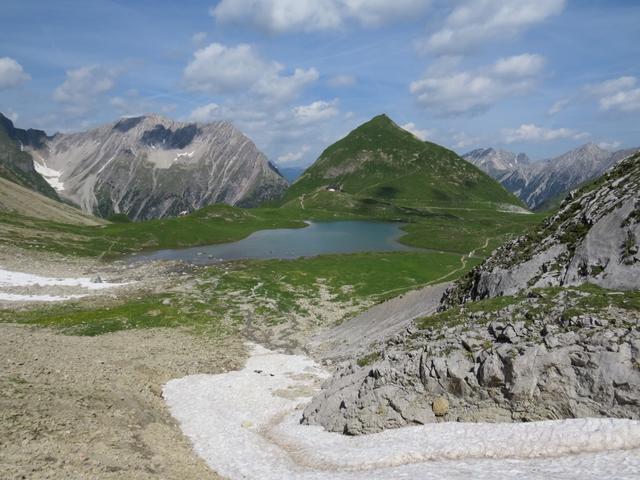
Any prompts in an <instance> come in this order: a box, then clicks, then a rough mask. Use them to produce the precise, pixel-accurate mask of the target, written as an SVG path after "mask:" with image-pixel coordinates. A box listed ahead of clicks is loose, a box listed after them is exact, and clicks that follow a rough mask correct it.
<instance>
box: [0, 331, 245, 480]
mask: <svg viewBox="0 0 640 480" xmlns="http://www.w3.org/2000/svg"><path fill="white" fill-rule="evenodd" d="M245 358H246V353H245V347H244V346H243V344H242V343H241V342H240V340H238V339H228V340H226V341H225V342H224V343H223V344H220V343H214V342H213V341H209V340H207V339H206V338H204V337H202V336H197V337H196V336H193V335H191V334H190V333H188V332H186V331H181V330H176V329H155V330H138V331H123V332H117V333H113V334H106V335H102V336H99V337H74V336H66V335H62V334H59V333H56V332H54V331H52V330H47V329H43V328H36V327H28V326H18V325H12V324H0V365H1V366H2V368H0V472H2V473H1V474H0V476H1V477H2V478H3V479H4V478H7V479H23V478H24V479H41V478H42V479H44V478H46V479H94V478H100V479H115V478H118V479H122V478H127V479H147V478H149V479H151V478H154V479H157V478H163V479H215V478H220V477H218V476H216V475H215V474H214V473H213V472H212V471H211V470H209V469H208V468H207V467H206V465H205V464H204V462H203V461H202V460H201V459H199V458H198V457H197V456H196V455H195V454H194V453H193V451H192V450H191V446H190V444H189V442H188V441H187V440H186V438H185V437H184V436H183V435H182V433H181V432H180V429H179V428H178V427H177V425H176V424H175V422H174V420H173V419H172V418H171V416H170V414H169V412H168V410H167V408H166V406H165V404H164V401H163V399H162V396H161V389H162V385H163V384H164V383H165V382H167V381H168V380H170V379H172V378H180V377H183V376H185V375H191V374H197V373H220V372H224V371H228V370H231V369H237V368H241V367H242V365H243V363H244V359H245Z"/></svg>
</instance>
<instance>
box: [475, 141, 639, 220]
mask: <svg viewBox="0 0 640 480" xmlns="http://www.w3.org/2000/svg"><path fill="white" fill-rule="evenodd" d="M635 151H637V149H630V150H619V151H616V152H610V151H608V150H604V149H602V148H600V147H599V146H597V145H595V144H593V143H588V144H586V145H583V146H581V147H579V148H577V149H575V150H571V151H569V152H567V153H565V154H563V155H560V156H559V157H556V158H552V159H549V160H544V161H540V162H531V161H529V159H528V157H527V156H526V155H525V154H522V153H520V154H517V155H516V154H515V153H512V152H507V151H504V150H496V149H493V148H487V149H478V150H473V151H471V152H469V153H466V154H464V155H463V156H462V157H463V158H464V159H465V160H467V161H468V162H470V163H472V164H474V165H476V166H477V167H478V168H480V169H482V170H483V171H485V172H487V173H488V174H489V175H491V176H492V177H493V178H495V179H496V180H498V181H499V182H500V183H501V184H502V185H504V187H505V188H506V189H507V190H509V191H510V192H513V193H514V194H515V195H517V196H518V197H519V198H520V199H522V200H523V201H524V202H525V203H526V204H527V206H529V207H530V208H533V209H538V208H543V207H544V206H546V205H548V204H549V203H550V202H552V201H553V200H555V199H558V198H559V197H562V196H564V195H566V194H567V193H568V192H569V191H570V190H572V189H575V188H577V187H579V186H580V185H582V184H584V183H585V182H588V181H590V180H592V179H594V178H597V177H599V176H600V175H602V173H604V172H605V171H606V170H607V169H608V168H610V167H611V166H612V165H614V164H615V163H616V162H617V161H619V160H620V159H622V158H624V157H627V156H629V155H631V154H632V153H634V152H635Z"/></svg>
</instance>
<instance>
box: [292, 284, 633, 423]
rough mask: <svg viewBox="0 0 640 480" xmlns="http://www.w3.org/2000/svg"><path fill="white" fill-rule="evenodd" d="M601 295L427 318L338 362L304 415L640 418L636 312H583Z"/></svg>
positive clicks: (335, 418)
mask: <svg viewBox="0 0 640 480" xmlns="http://www.w3.org/2000/svg"><path fill="white" fill-rule="evenodd" d="M608 297H610V295H609V294H608V293H607V292H589V291H588V290H571V291H565V290H559V291H558V290H555V291H554V290H547V291H542V292H536V293H531V294H530V295H529V296H523V297H518V298H514V299H511V301H510V302H509V304H508V305H504V306H503V307H502V308H498V309H496V310H493V311H489V310H490V309H491V306H490V305H486V306H484V308H486V309H487V311H483V310H480V309H476V310H475V311H465V310H464V309H459V308H458V309H456V310H455V311H452V312H446V313H442V314H439V315H437V316H435V317H431V318H427V319H425V320H423V321H422V322H418V323H417V324H416V325H415V326H413V327H410V328H408V329H407V330H406V331H405V332H404V333H403V334H400V335H397V336H396V337H395V338H393V339H391V340H390V341H389V342H388V343H387V344H386V345H385V346H384V347H383V348H382V349H381V351H379V352H374V353H372V354H370V355H369V356H367V357H361V358H360V359H357V360H356V361H354V362H351V363H348V364H346V365H343V366H342V367H341V368H339V369H338V371H337V373H336V374H335V375H334V377H333V378H332V379H331V380H329V381H328V382H327V383H326V384H325V385H324V386H323V389H322V391H321V392H320V394H319V395H318V396H316V397H315V398H314V399H313V401H312V403H311V404H310V405H309V406H308V407H307V408H306V409H305V411H304V416H303V419H302V422H303V423H307V424H319V425H322V426H323V427H325V428H326V429H327V430H330V431H335V432H341V433H346V434H350V435H359V434H367V433H374V432H378V431H380V430H383V429H387V428H396V427H401V426H405V425H415V424H423V423H429V422H436V421H441V420H445V421H461V422H477V421H482V422H513V421H533V420H545V419H560V418H578V417H599V416H607V417H620V418H633V419H640V313H639V312H638V311H637V310H632V309H628V308H626V307H625V308H619V307H615V306H613V305H612V306H611V307H608V308H607V309H600V310H597V309H595V310H594V311H590V310H591V309H590V307H589V305H592V306H593V305H596V304H599V303H600V302H605V301H607V298H608ZM633 298H636V299H637V296H636V297H633ZM636 301H637V300H636ZM624 303H625V302H624V301H623V300H622V298H620V302H619V304H620V305H624ZM478 308H480V307H478ZM577 311H582V313H574V312H577Z"/></svg>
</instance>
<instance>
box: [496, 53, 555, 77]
mask: <svg viewBox="0 0 640 480" xmlns="http://www.w3.org/2000/svg"><path fill="white" fill-rule="evenodd" d="M543 66H544V57H542V56H541V55H535V54H531V53H524V54H522V55H515V56H513V57H507V58H501V59H499V60H498V61H497V62H496V64H495V65H494V67H493V71H494V72H495V73H496V74H497V75H503V76H506V77H526V76H531V75H536V74H538V72H540V71H541V70H542V67H543Z"/></svg>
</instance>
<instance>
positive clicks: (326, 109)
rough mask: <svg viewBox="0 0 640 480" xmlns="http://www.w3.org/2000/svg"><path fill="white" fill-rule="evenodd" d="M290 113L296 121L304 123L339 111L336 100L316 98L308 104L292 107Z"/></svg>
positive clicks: (315, 121) (313, 121) (333, 115)
mask: <svg viewBox="0 0 640 480" xmlns="http://www.w3.org/2000/svg"><path fill="white" fill-rule="evenodd" d="M292 113H293V119H294V121H295V122H296V123H298V124H302V125H306V124H310V123H317V122H322V121H324V120H328V119H330V118H333V117H336V116H337V115H338V114H339V113H340V111H339V110H338V100H332V101H331V102H325V101H323V100H318V101H315V102H313V103H310V104H309V105H300V106H297V107H294V108H293V110H292Z"/></svg>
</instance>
